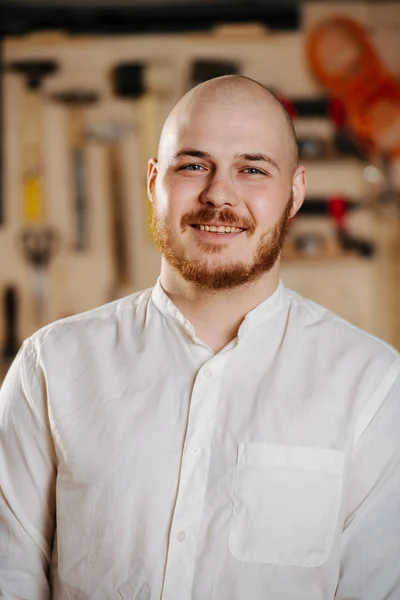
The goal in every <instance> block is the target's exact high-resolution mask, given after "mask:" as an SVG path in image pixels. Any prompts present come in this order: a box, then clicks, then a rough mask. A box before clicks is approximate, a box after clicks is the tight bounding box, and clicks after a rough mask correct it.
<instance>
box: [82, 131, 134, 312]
mask: <svg viewBox="0 0 400 600" xmlns="http://www.w3.org/2000/svg"><path fill="white" fill-rule="evenodd" d="M132 130H133V128H132V126H131V125H129V124H123V123H116V122H108V123H99V124H97V125H95V124H94V125H92V126H91V127H90V128H89V130H88V137H89V139H94V140H97V141H98V142H100V143H102V144H105V145H106V147H107V150H108V166H109V182H110V207H111V208H112V210H111V240H112V251H113V264H114V279H113V283H112V286H111V289H110V293H109V298H108V300H109V301H111V300H115V299H116V298H120V297H121V296H125V295H127V294H130V293H132V290H133V280H132V269H130V256H131V244H130V239H131V235H130V233H129V230H128V228H127V219H126V214H127V211H126V206H125V198H124V193H123V190H124V185H123V174H122V165H121V153H120V150H121V143H120V142H121V140H123V138H124V137H125V136H126V135H128V134H129V133H131V132H132Z"/></svg>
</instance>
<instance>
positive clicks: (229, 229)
mask: <svg viewBox="0 0 400 600" xmlns="http://www.w3.org/2000/svg"><path fill="white" fill-rule="evenodd" d="M191 227H193V229H198V230H200V231H209V232H211V233H218V234H219V235H226V234H227V233H241V232H242V231H246V230H245V229H244V228H243V227H235V226H233V225H231V226H229V225H227V226H225V225H197V224H192V225H191Z"/></svg>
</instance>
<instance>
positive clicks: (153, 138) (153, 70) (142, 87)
mask: <svg viewBox="0 0 400 600" xmlns="http://www.w3.org/2000/svg"><path fill="white" fill-rule="evenodd" d="M111 75H112V76H111V79H112V86H113V91H114V94H115V95H116V96H118V97H119V98H123V99H125V100H130V101H133V102H134V103H135V104H136V105H137V107H138V109H139V115H140V116H139V121H140V125H141V128H140V138H141V139H140V144H141V147H142V148H143V153H142V159H143V164H142V169H143V173H145V172H146V169H145V164H147V160H148V159H149V158H151V157H152V156H156V155H157V149H158V136H159V125H160V118H159V114H158V109H159V102H158V101H159V99H160V98H161V97H162V96H163V95H167V94H169V93H170V92H171V89H172V87H173V83H172V82H173V81H174V74H173V72H172V70H171V67H170V66H169V65H168V64H165V63H160V64H158V63H152V64H150V63H143V62H130V63H121V64H119V65H117V66H116V67H115V68H114V69H113V71H112V74H111ZM143 190H144V191H143V197H144V198H147V186H146V180H145V177H144V178H143ZM147 207H148V211H149V215H148V216H149V218H150V217H151V205H150V203H149V202H147ZM149 220H150V219H149Z"/></svg>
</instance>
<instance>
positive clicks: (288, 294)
mask: <svg viewBox="0 0 400 600" xmlns="http://www.w3.org/2000/svg"><path fill="white" fill-rule="evenodd" d="M148 188H149V198H150V201H151V203H152V206H153V223H152V225H153V232H154V240H155V243H156V245H157V247H158V248H159V250H160V252H161V254H162V265H161V274H160V277H159V278H158V280H157V282H156V284H155V286H154V287H153V288H151V289H149V290H145V291H142V292H138V293H134V294H132V295H131V296H129V297H127V298H123V299H121V300H118V301H117V302H114V303H111V304H108V305H106V306H103V307H101V308H98V309H95V310H92V311H89V312H87V313H84V314H82V315H78V316H75V317H71V318H68V319H65V320H63V321H60V322H57V323H53V324H51V325H49V326H47V327H46V328H44V329H42V330H40V331H39V332H37V333H36V334H34V335H33V336H32V337H31V338H29V339H28V340H26V342H25V343H24V345H23V348H22V349H21V351H20V353H19V355H18V357H17V359H16V360H15V362H14V364H13V366H12V368H11V370H10V372H9V374H8V376H7V379H6V381H5V383H4V385H3V387H2V389H1V395H0V595H1V597H2V598H4V599H7V600H10V599H14V598H15V599H17V598H18V599H24V600H48V599H49V598H53V599H55V600H67V599H68V600H89V599H90V600H117V599H119V600H332V599H333V598H337V599H340V600H399V598H400V560H399V556H400V500H399V497H400V491H399V489H400V435H399V431H400V402H399V400H400V361H399V356H398V354H397V352H396V351H395V350H394V349H393V348H392V347H390V346H389V345H388V344H386V343H385V342H383V341H381V340H378V339H376V338H374V337H372V336H371V335H369V334H367V333H365V332H363V331H360V330H359V329H357V328H356V327H355V326H353V325H351V324H349V323H348V322H346V321H344V320H343V319H341V318H340V317H338V316H337V315H335V314H333V313H331V312H329V311H328V310H326V309H324V308H322V307H321V306H318V305H317V304H315V303H313V302H311V301H310V300H307V299H304V298H302V297H301V296H299V295H298V294H296V293H294V292H293V291H290V290H289V289H287V288H286V287H285V286H284V285H283V283H282V281H281V280H280V276H279V257H280V252H281V248H282V244H283V242H284V239H285V234H286V231H287V225H288V220H289V219H290V218H291V217H292V216H294V215H295V213H296V212H297V211H298V209H299V208H300V206H301V204H302V202H303V199H304V195H305V190H306V175H305V170H304V167H302V166H299V165H298V160H297V148H296V141H295V135H294V130H293V125H292V123H291V121H290V118H289V117H288V115H287V114H286V112H285V110H284V108H283V107H282V105H281V104H280V103H279V102H278V101H277V99H276V98H275V96H273V95H272V94H271V93H270V92H268V91H267V90H266V89H265V88H264V87H263V86H261V85H260V84H258V83H257V82H254V81H252V80H249V79H247V78H243V77H237V76H228V77H222V78H218V79H214V80H211V81H209V82H207V83H204V84H202V85H200V86H198V87H196V88H194V89H193V90H191V91H190V92H189V93H188V94H187V95H186V96H185V97H184V98H183V99H181V101H180V102H179V103H178V104H177V105H176V106H175V107H174V108H173V110H172V112H171V114H170V115H169V117H168V119H167V121H166V123H165V126H164V128H163V131H162V135H161V140H160V147H159V153H158V159H155V158H153V159H151V160H150V162H149V167H148Z"/></svg>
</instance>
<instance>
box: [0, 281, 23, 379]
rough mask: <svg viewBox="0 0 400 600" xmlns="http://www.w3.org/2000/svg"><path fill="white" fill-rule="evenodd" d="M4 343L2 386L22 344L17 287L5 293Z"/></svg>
mask: <svg viewBox="0 0 400 600" xmlns="http://www.w3.org/2000/svg"><path fill="white" fill-rule="evenodd" d="M3 314H4V341H3V349H2V352H1V356H0V384H1V380H2V379H3V377H4V375H5V374H6V371H7V369H8V367H9V366H10V364H11V363H12V361H13V359H14V358H15V356H16V354H17V352H18V350H19V347H20V344H19V343H18V292H17V288H16V286H15V285H7V286H6V287H5V289H4V292H3Z"/></svg>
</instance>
